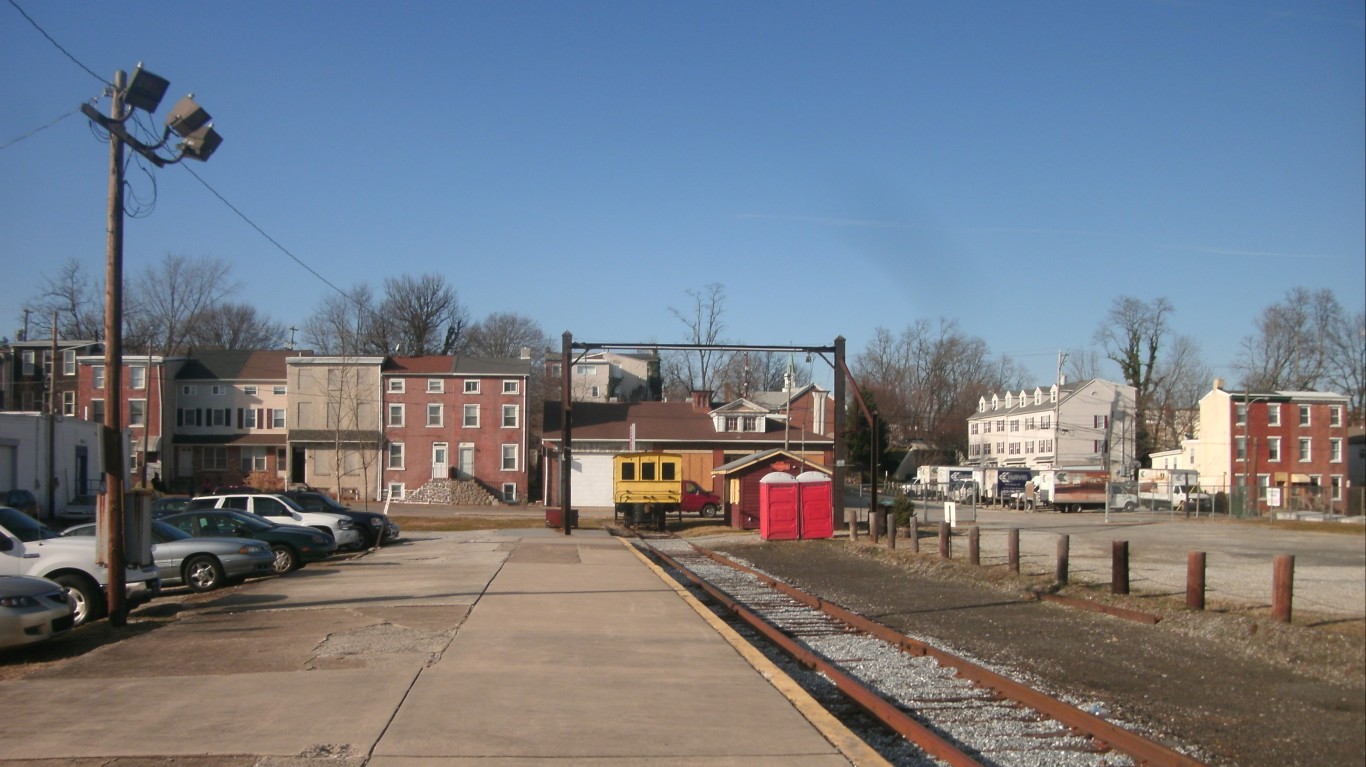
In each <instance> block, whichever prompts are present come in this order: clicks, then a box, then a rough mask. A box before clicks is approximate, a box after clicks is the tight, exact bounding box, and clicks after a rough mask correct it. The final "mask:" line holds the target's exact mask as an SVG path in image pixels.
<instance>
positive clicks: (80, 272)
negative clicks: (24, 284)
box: [27, 258, 104, 341]
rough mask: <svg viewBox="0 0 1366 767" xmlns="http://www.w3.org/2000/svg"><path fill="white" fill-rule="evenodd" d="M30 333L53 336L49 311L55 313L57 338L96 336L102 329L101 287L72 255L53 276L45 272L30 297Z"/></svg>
mask: <svg viewBox="0 0 1366 767" xmlns="http://www.w3.org/2000/svg"><path fill="white" fill-rule="evenodd" d="M27 307H28V309H29V310H30V318H29V322H30V326H31V329H30V331H29V334H30V336H32V337H35V338H42V337H44V336H46V337H47V338H51V337H52V315H53V314H54V313H55V314H56V315H57V335H58V337H60V338H68V339H80V340H92V341H93V340H98V339H99V338H100V337H101V336H102V335H103V330H104V290H103V288H102V286H100V285H98V284H97V283H96V282H95V280H94V278H93V277H92V276H91V275H89V274H87V273H86V270H85V267H84V266H83V265H82V264H81V262H80V261H77V260H76V259H74V258H72V259H69V260H68V261H66V263H64V264H62V265H61V266H60V267H58V269H57V273H56V274H55V275H52V276H50V277H49V276H44V277H43V284H42V290H41V292H40V293H39V294H38V295H37V296H34V297H33V298H31V299H29V301H28V303H27Z"/></svg>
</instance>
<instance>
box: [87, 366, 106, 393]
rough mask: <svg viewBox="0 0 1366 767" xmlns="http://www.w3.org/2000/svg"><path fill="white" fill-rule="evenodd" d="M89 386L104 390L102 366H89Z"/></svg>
mask: <svg viewBox="0 0 1366 767" xmlns="http://www.w3.org/2000/svg"><path fill="white" fill-rule="evenodd" d="M90 386H91V387H92V388H94V389H103V388H104V365H91V366H90Z"/></svg>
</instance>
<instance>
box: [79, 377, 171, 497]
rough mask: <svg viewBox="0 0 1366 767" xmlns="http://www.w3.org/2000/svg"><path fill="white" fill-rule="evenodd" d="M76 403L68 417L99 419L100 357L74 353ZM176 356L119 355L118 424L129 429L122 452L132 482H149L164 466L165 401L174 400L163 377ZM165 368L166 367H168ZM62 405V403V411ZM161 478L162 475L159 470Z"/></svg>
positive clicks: (103, 395)
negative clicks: (125, 451) (128, 460)
mask: <svg viewBox="0 0 1366 767" xmlns="http://www.w3.org/2000/svg"><path fill="white" fill-rule="evenodd" d="M75 361H76V363H77V366H76V368H77V372H76V386H75V392H76V403H75V413H74V416H75V417H77V418H82V419H85V420H87V421H93V422H95V423H104V418H105V408H106V407H107V405H106V402H107V399H108V387H107V386H106V383H107V376H108V374H109V373H108V371H107V370H105V364H104V357H102V356H83V357H77V358H76V360H75ZM182 361H183V360H182V359H181V358H164V357H160V356H148V355H124V356H123V368H122V370H120V371H119V375H120V379H119V380H120V386H121V387H122V396H121V400H122V423H123V428H124V429H125V430H126V431H127V432H128V433H129V441H130V444H129V446H128V455H129V456H130V457H131V458H132V464H131V466H132V471H133V474H132V481H133V483H134V484H135V485H141V484H144V483H150V482H151V480H152V479H153V478H154V477H155V476H156V475H157V474H158V473H161V472H163V471H164V467H163V466H162V463H163V461H162V458H163V456H164V454H165V450H166V447H167V446H166V445H163V438H164V437H165V436H166V429H165V424H166V423H167V420H168V418H169V417H170V416H169V415H168V412H169V411H168V410H167V403H172V402H174V401H175V394H174V392H173V391H172V389H173V388H174V384H173V383H172V382H171V381H170V380H169V377H170V376H172V375H174V373H175V369H176V368H177V367H178V366H179V365H180V364H181V362H182ZM168 368H169V372H168ZM67 411H68V408H66V407H65V406H64V407H63V412H67ZM163 478H164V475H163Z"/></svg>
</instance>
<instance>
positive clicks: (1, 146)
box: [0, 99, 98, 151]
mask: <svg viewBox="0 0 1366 767" xmlns="http://www.w3.org/2000/svg"><path fill="white" fill-rule="evenodd" d="M97 100H98V99H91V100H90V102H89V103H92V104H93V103H94V102H95V101H97ZM80 111H81V110H80V107H77V108H76V109H73V110H71V111H70V112H67V113H66V114H64V115H62V116H61V117H58V118H57V119H55V120H53V121H52V122H49V123H48V124H46V125H40V126H38V127H37V128H34V129H33V130H31V131H28V132H27V133H24V134H22V135H20V136H16V137H15V138H12V139H10V140H9V141H6V142H5V143H3V144H0V151H4V150H6V149H9V148H10V147H12V146H14V145H15V144H17V143H19V142H20V141H23V140H24V139H26V138H29V137H30V136H33V135H34V134H37V133H40V132H42V131H45V130H47V129H48V128H51V127H52V126H54V125H56V124H57V123H59V122H61V121H62V120H65V119H66V118H68V117H70V116H72V115H74V114H76V113H77V112H80Z"/></svg>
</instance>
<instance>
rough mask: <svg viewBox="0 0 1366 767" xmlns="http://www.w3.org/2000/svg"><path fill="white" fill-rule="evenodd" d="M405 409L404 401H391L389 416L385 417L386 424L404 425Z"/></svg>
mask: <svg viewBox="0 0 1366 767" xmlns="http://www.w3.org/2000/svg"><path fill="white" fill-rule="evenodd" d="M403 410H404V408H403V403H402V402H390V403H389V417H388V418H386V419H385V425H386V426H402V425H403Z"/></svg>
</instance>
